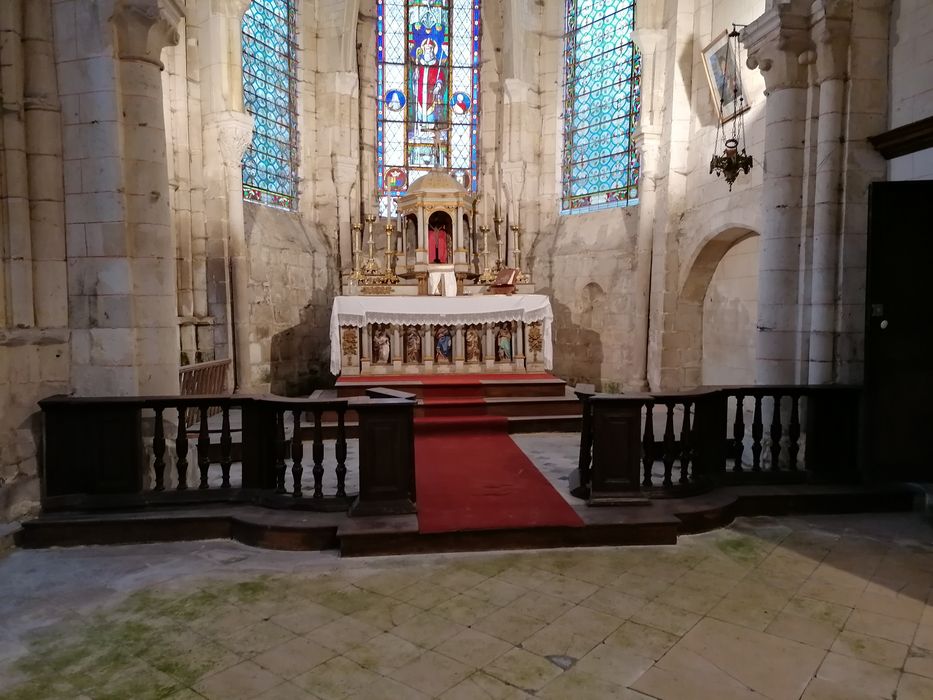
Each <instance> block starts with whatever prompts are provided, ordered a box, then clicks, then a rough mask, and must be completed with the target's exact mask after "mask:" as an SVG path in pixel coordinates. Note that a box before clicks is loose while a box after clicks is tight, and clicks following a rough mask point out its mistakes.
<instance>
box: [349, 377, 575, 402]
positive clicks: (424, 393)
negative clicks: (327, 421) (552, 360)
mask: <svg viewBox="0 0 933 700" xmlns="http://www.w3.org/2000/svg"><path fill="white" fill-rule="evenodd" d="M374 387H386V388H387V389H395V390H397V391H405V392H408V393H409V394H414V395H415V396H417V397H418V398H419V399H424V398H428V399H436V398H451V399H452V398H473V397H478V396H483V397H487V398H516V397H532V396H555V397H563V396H566V395H567V383H566V382H565V381H564V380H563V379H559V378H558V377H555V376H554V375H552V374H547V373H544V372H541V373H535V374H505V373H503V374H441V375H437V374H435V375H405V374H386V375H382V376H378V375H367V376H357V377H340V378H339V379H338V380H337V384H336V387H335V388H336V390H337V396H338V397H340V398H348V397H350V396H365V395H366V390H367V389H371V388H374Z"/></svg>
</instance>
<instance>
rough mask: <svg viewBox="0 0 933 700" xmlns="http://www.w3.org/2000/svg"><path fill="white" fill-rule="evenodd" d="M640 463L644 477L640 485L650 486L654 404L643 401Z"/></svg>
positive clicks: (652, 458) (652, 457)
mask: <svg viewBox="0 0 933 700" xmlns="http://www.w3.org/2000/svg"><path fill="white" fill-rule="evenodd" d="M641 464H642V470H643V471H644V477H643V478H642V480H641V485H642V486H647V487H651V486H652V485H653V484H652V481H651V469H652V467H653V466H654V404H653V403H652V402H651V401H648V402H647V403H645V432H644V435H643V436H642V439H641Z"/></svg>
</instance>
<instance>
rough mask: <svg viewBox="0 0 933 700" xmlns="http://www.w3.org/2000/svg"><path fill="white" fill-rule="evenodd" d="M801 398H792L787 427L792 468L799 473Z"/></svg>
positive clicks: (794, 396)
mask: <svg viewBox="0 0 933 700" xmlns="http://www.w3.org/2000/svg"><path fill="white" fill-rule="evenodd" d="M799 400H800V397H799V396H796V395H793V394H792V395H791V397H790V402H791V403H790V425H789V426H788V427H787V434H788V437H789V438H790V444H789V445H788V446H787V447H788V453H789V455H790V468H791V469H792V470H793V471H797V454H798V453H799V452H800V412H799V409H798V408H797V402H798V401H799Z"/></svg>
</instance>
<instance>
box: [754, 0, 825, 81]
mask: <svg viewBox="0 0 933 700" xmlns="http://www.w3.org/2000/svg"><path fill="white" fill-rule="evenodd" d="M740 39H741V41H742V45H743V46H745V49H746V51H748V60H747V61H746V65H747V66H748V67H749V68H751V69H752V70H754V69H756V68H757V69H759V70H760V71H761V74H762V76H763V77H764V79H765V94H766V95H768V94H770V93H772V92H774V91H776V90H783V89H785V88H800V87H806V85H807V68H806V65H807V55H806V52H807V51H809V50H810V49H811V48H812V46H813V42H812V41H811V39H810V8H809V3H808V2H807V1H806V0H778V2H774V3H773V4H772V5H771V6H770V7H769V8H768V9H767V10H766V11H765V12H764V14H762V15H761V16H760V17H759V18H758V19H756V20H755V21H754V22H752V23H751V24H750V25H748V26H747V27H746V28H745V29H744V30H743V31H742V34H741V36H740Z"/></svg>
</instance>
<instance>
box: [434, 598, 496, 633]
mask: <svg viewBox="0 0 933 700" xmlns="http://www.w3.org/2000/svg"><path fill="white" fill-rule="evenodd" d="M498 609H499V606H497V605H493V604H492V603H488V602H486V601H485V600H480V599H479V598H474V597H473V596H469V595H458V596H455V597H454V598H450V599H448V600H447V601H446V602H444V603H441V604H440V605H437V606H435V607H434V608H433V609H432V610H431V612H433V613H434V614H435V615H439V616H440V617H443V618H446V619H448V620H450V621H451V622H456V623H457V624H458V625H463V626H464V627H469V626H470V625H472V624H473V623H474V622H476V621H477V620H479V619H481V618H484V617H486V616H487V615H489V614H491V613H493V612H494V611H496V610H498Z"/></svg>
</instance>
